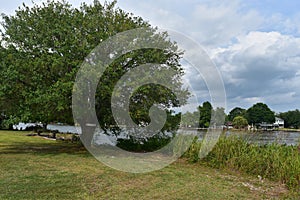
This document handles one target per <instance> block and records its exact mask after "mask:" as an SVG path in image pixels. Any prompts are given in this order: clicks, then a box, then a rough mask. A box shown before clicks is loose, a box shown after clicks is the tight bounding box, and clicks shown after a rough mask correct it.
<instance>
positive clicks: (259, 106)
mask: <svg viewBox="0 0 300 200" xmlns="http://www.w3.org/2000/svg"><path fill="white" fill-rule="evenodd" d="M247 120H248V123H249V124H258V123H262V122H266V123H274V122H275V114H274V112H273V111H272V110H271V109H270V108H269V107H268V106H267V105H266V104H264V103H256V104H254V105H253V106H252V107H250V108H249V109H248V110H247Z"/></svg>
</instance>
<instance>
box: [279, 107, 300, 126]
mask: <svg viewBox="0 0 300 200" xmlns="http://www.w3.org/2000/svg"><path fill="white" fill-rule="evenodd" d="M279 117H280V118H281V119H283V120H284V126H285V127H286V128H300V111H299V110H298V109H296V110H293V111H288V112H284V113H280V114H279Z"/></svg>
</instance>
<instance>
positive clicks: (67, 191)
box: [0, 131, 299, 200]
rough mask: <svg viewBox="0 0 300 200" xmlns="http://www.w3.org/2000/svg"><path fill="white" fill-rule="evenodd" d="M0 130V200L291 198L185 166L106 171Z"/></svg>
mask: <svg viewBox="0 0 300 200" xmlns="http://www.w3.org/2000/svg"><path fill="white" fill-rule="evenodd" d="M26 134H28V133H26V132H6V131H0V160H1V161H0V199H1V200H2V199H272V198H280V199H281V198H291V199H298V198H299V197H297V196H293V194H291V193H290V192H289V191H288V190H287V189H286V187H285V186H284V185H281V184H280V183H277V182H271V181H268V180H259V178H257V177H254V176H248V175H242V174H239V173H238V172H228V171H224V170H215V169H212V168H209V167H205V166H203V165H201V164H199V163H197V164H190V163H188V162H187V161H185V160H184V159H180V160H179V161H177V162H175V163H173V164H172V165H170V166H168V167H166V168H164V169H162V170H159V171H155V172H151V173H146V174H130V173H125V172H120V171H116V170H113V169H111V168H108V167H106V166H104V165H103V164H101V163H100V162H98V161H97V160H96V159H94V158H93V157H92V156H91V155H90V154H89V153H88V152H87V151H86V150H85V149H84V148H83V147H81V146H79V145H77V144H72V143H66V142H58V141H52V140H46V139H44V138H41V137H29V136H26Z"/></svg>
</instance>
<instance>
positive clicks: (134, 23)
mask: <svg viewBox="0 0 300 200" xmlns="http://www.w3.org/2000/svg"><path fill="white" fill-rule="evenodd" d="M2 18H3V22H2V24H1V25H2V27H3V29H1V36H2V37H1V45H0V59H1V63H0V76H1V79H0V100H1V101H0V102H1V103H0V113H4V114H5V115H6V116H12V119H17V118H16V117H18V121H19V120H21V121H24V122H29V121H39V122H43V123H49V122H57V121H59V122H64V123H69V124H70V123H73V116H72V108H71V105H72V89H73V84H74V81H75V76H76V73H77V71H78V69H79V67H80V64H81V63H82V62H83V61H84V58H85V57H86V56H87V55H88V54H89V53H90V52H91V51H92V50H93V49H94V48H95V47H96V46H97V45H99V43H100V42H102V41H104V40H106V39H107V38H109V37H110V36H113V35H115V34H117V33H119V32H123V31H126V30H131V29H135V28H141V27H148V28H149V37H153V38H156V39H157V42H159V43H160V45H161V46H164V47H166V48H165V49H164V50H157V49H141V50H136V51H133V52H129V53H127V54H125V55H123V56H121V57H119V58H118V59H116V60H115V61H114V62H113V63H112V64H111V65H110V66H109V67H108V68H107V70H106V71H105V72H104V74H103V76H102V78H101V80H100V81H99V84H98V87H97V91H96V97H95V98H96V102H95V107H96V114H97V117H98V120H99V123H100V125H101V127H109V126H110V125H113V124H115V122H114V120H113V116H112V113H111V94H112V91H113V89H114V86H115V84H116V82H117V81H118V80H119V79H120V77H121V76H122V75H123V74H125V73H126V72H128V71H129V70H130V69H131V68H134V67H136V66H139V65H141V64H145V63H158V64H165V65H168V66H169V67H171V68H172V69H174V70H175V71H176V72H178V73H177V74H176V75H175V77H173V78H172V80H170V81H172V84H173V85H175V86H176V87H177V89H178V90H180V92H181V94H182V95H181V97H182V99H183V100H184V101H182V103H184V102H185V99H186V98H187V96H188V92H187V91H186V90H181V89H180V88H181V86H182V83H181V79H180V77H181V75H183V70H182V68H181V65H180V63H179V60H180V58H181V55H182V52H180V51H179V50H178V47H177V45H176V44H175V43H172V42H171V41H170V40H169V39H168V35H167V33H157V30H156V29H155V28H151V27H150V25H149V24H148V23H147V22H145V21H144V20H143V19H142V18H140V17H135V16H133V15H132V14H129V13H126V12H125V11H123V10H121V9H119V8H116V1H113V2H111V3H108V2H105V3H104V4H101V3H100V1H98V0H95V1H94V2H93V4H91V5H87V4H85V3H83V4H82V5H81V7H80V8H73V7H72V6H71V5H70V4H69V3H67V2H66V1H53V0H49V1H47V2H45V3H42V5H38V4H34V5H33V6H32V7H28V6H26V5H25V4H23V6H22V7H20V8H19V9H17V10H16V12H15V15H13V16H8V15H3V16H2ZM136 41H137V42H138V41H139V38H136ZM108 48H111V47H108ZM88 97H89V96H88V95H87V98H88ZM131 100H132V101H131V107H130V112H131V116H132V118H133V119H134V120H136V121H137V122H139V123H146V124H147V123H149V122H150V121H149V116H148V110H149V108H150V107H151V106H152V105H153V103H154V102H155V103H157V104H162V105H164V106H165V107H164V108H165V109H166V110H167V108H170V107H176V106H179V101H178V99H177V98H176V97H175V96H174V94H173V93H172V92H171V91H170V90H168V89H166V88H163V87H162V86H157V85H146V86H145V87H143V88H141V89H139V90H138V91H137V92H136V93H135V94H133V96H132V99H131ZM16 122H17V121H16ZM79 123H83V124H84V122H82V121H79ZM170 123H171V122H170ZM172 123H173V122H172ZM166 128H168V127H166Z"/></svg>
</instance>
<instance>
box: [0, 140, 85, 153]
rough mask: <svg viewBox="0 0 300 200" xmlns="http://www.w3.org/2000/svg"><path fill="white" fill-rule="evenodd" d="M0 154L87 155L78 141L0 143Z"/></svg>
mask: <svg viewBox="0 0 300 200" xmlns="http://www.w3.org/2000/svg"><path fill="white" fill-rule="evenodd" d="M1 154H40V155H45V154H47V155H57V154H76V155H78V154H82V155H89V153H88V152H87V150H86V149H85V147H84V146H82V145H81V144H79V143H68V142H62V141H53V142H51V143H43V142H26V141H22V142H14V143H13V144H11V143H10V144H4V145H1V144H0V155H1Z"/></svg>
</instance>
